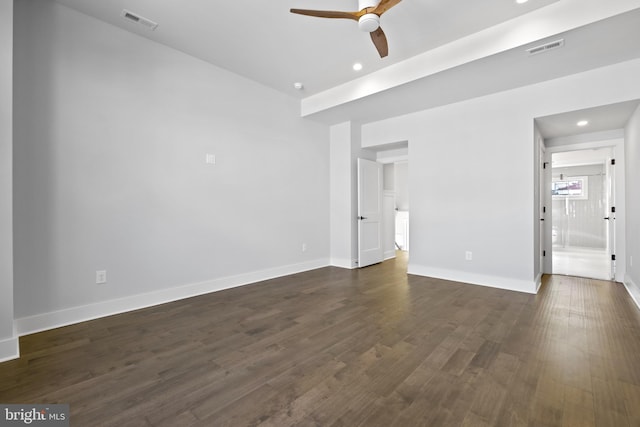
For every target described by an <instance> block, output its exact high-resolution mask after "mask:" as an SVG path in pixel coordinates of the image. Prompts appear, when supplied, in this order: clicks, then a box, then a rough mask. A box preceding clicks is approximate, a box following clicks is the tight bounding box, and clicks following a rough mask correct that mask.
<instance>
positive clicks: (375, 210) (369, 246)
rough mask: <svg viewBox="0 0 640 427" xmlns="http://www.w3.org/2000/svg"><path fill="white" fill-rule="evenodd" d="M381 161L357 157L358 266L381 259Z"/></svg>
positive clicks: (364, 265)
mask: <svg viewBox="0 0 640 427" xmlns="http://www.w3.org/2000/svg"><path fill="white" fill-rule="evenodd" d="M382 186H383V183H382V164H380V163H377V162H373V161H371V160H365V159H358V266H359V267H366V266H368V265H371V264H376V263H379V262H382V260H383V255H384V254H383V246H382Z"/></svg>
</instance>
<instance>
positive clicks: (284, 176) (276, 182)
mask: <svg viewBox="0 0 640 427" xmlns="http://www.w3.org/2000/svg"><path fill="white" fill-rule="evenodd" d="M15 27H16V43H15V67H16V79H15V98H16V102H15V111H14V114H15V147H16V150H15V164H14V166H15V171H16V173H15V212H16V215H15V219H16V220H15V237H16V244H15V281H16V296H15V298H16V304H15V306H16V316H17V317H20V318H22V317H25V316H33V315H38V314H41V313H47V312H54V311H56V310H63V309H65V308H69V307H78V306H85V305H87V304H92V303H98V302H101V301H107V300H113V299H116V298H126V297H130V296H132V295H137V294H145V293H148V292H154V291H158V290H164V289H170V288H175V287H178V286H181V285H185V284H192V283H199V282H202V281H208V280H214V279H217V278H224V277H232V276H235V275H240V274H247V273H248V272H257V271H263V270H268V269H274V268H278V267H281V266H289V265H298V264H304V263H309V262H312V261H314V260H324V261H325V263H326V262H328V256H327V254H328V253H329V240H328V235H329V233H328V231H329V220H328V218H329V216H328V209H329V208H328V206H329V202H328V196H329V187H328V182H329V178H328V173H329V166H328V162H329V151H328V146H327V141H328V136H329V132H328V128H327V127H326V126H324V125H319V124H315V123H312V122H309V121H305V120H302V119H300V118H299V114H300V111H299V107H300V105H299V101H298V100H296V99H294V98H290V97H287V96H285V95H283V94H280V93H278V92H275V91H273V90H271V89H269V88H266V87H264V86H261V85H259V84H257V83H255V82H252V81H249V80H246V79H244V78H241V77H239V76H237V75H234V74H231V73H228V72H227V71H224V70H222V69H219V68H216V67H214V66H211V65H209V64H207V63H204V62H202V61H200V60H197V59H195V58H193V57H190V56H188V55H186V54H183V53H181V52H178V51H175V50H172V49H170V48H167V47H165V46H162V45H159V44H156V43H154V42H151V41H149V40H147V39H144V38H141V37H139V36H136V35H134V34H131V33H129V32H126V31H123V30H121V29H118V28H116V27H113V26H110V25H108V24H105V23H102V22H100V21H97V20H95V19H92V18H89V17H87V16H85V15H83V14H80V13H77V12H75V11H73V10H71V9H68V8H66V7H64V6H61V5H59V4H57V3H55V2H51V1H39V0H20V1H18V2H17V3H16V21H15ZM3 102H4V98H3ZM206 153H213V154H215V155H216V160H217V163H216V164H215V165H213V166H212V165H206V164H205V154H206ZM303 243H306V246H307V250H306V252H303V251H302V250H301V247H302V244H303ZM102 269H105V270H107V278H108V283H107V284H106V285H101V286H98V285H96V284H95V272H96V270H102ZM3 300H4V298H3Z"/></svg>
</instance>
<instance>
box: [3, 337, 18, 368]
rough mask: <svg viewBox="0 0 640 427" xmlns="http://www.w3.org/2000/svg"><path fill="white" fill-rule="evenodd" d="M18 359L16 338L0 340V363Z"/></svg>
mask: <svg viewBox="0 0 640 427" xmlns="http://www.w3.org/2000/svg"><path fill="white" fill-rule="evenodd" d="M19 357H20V346H19V339H18V337H17V336H15V337H11V338H5V339H3V340H0V362H6V361H8V360H13V359H17V358H19Z"/></svg>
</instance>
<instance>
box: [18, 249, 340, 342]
mask: <svg viewBox="0 0 640 427" xmlns="http://www.w3.org/2000/svg"><path fill="white" fill-rule="evenodd" d="M328 265H329V260H328V259H317V260H313V261H308V262H304V263H300V264H292V265H287V266H283V267H276V268H271V269H266V270H260V271H254V272H250V273H245V274H239V275H237V276H230V277H224V278H220V279H215V280H209V281H206V282H200V283H192V284H188V285H183V286H178V287H174V288H169V289H163V290H160V291H155V292H149V293H144V294H138V295H132V296H129V297H125V298H119V299H114V300H109V301H102V302H99V303H95V304H88V305H83V306H78V307H71V308H68V309H64V310H59V311H54V312H50V313H43V314H37V315H34V316H28V317H22V318H19V319H16V326H17V333H18V335H19V336H22V335H27V334H32V333H35V332H40V331H44V330H48V329H53V328H58V327H61V326H67V325H71V324H74V323H79V322H85V321H88V320H93V319H98V318H101V317H106V316H111V315H114V314H119V313H124V312H127V311H133V310H139V309H142V308H146V307H151V306H154V305H158V304H165V303H168V302H172V301H177V300H181V299H184V298H190V297H194V296H198V295H203V294H208V293H211V292H216V291H221V290H224V289H229V288H235V287H238V286H244V285H249V284H252V283H256V282H260V281H263V280H269V279H274V278H277V277H282V276H288V275H290V274H296V273H302V272H304V271H309V270H315V269H317V268H322V267H326V266H328Z"/></svg>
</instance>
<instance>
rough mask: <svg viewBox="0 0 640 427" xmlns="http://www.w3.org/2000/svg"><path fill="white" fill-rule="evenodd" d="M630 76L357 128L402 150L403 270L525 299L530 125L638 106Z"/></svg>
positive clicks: (619, 71)
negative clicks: (407, 250) (407, 242)
mask: <svg viewBox="0 0 640 427" xmlns="http://www.w3.org/2000/svg"><path fill="white" fill-rule="evenodd" d="M638 75H640V60H634V61H629V62H625V63H620V64H616V65H613V66H610V67H604V68H600V69H596V70H592V71H588V72H584V73H580V74H576V75H572V76H568V77H565V78H560V79H555V80H550V81H547V82H543V83H539V84H535V85H531V86H526V87H522V88H518V89H514V90H510V91H505V92H501V93H496V94H493V95H489V96H485V97H481V98H476V99H472V100H469V101H465V102H460V103H456V104H451V105H447V106H443V107H439V108H434V109H430V110H426V111H422V112H418V113H414V114H410V115H406V116H401V117H398V118H394V119H389V120H384V121H380V122H375V123H370V124H368V125H365V126H364V127H363V141H367V143H368V144H369V145H381V144H385V143H388V142H391V141H401V140H409V141H410V142H409V144H410V145H411V152H410V157H409V162H410V164H411V168H410V170H409V193H410V194H411V215H412V219H411V245H412V247H411V260H410V264H409V271H410V272H412V273H416V274H422V275H427V276H434V277H442V278H448V279H453V280H460V281H464V282H470V283H477V284H484V285H489V286H498V287H502V288H507V289H514V290H521V291H525V292H535V290H536V289H535V282H536V276H537V274H538V273H539V267H537V268H536V267H535V266H534V259H535V258H534V257H537V256H538V254H537V253H534V252H535V251H536V247H539V246H538V244H537V243H536V241H537V240H538V239H539V236H538V233H537V229H536V228H535V225H534V224H535V222H536V221H535V218H536V217H537V212H536V206H535V197H534V189H535V179H536V176H535V173H534V164H535V156H534V152H535V150H534V125H533V123H534V122H533V121H534V118H536V117H541V116H546V115H550V114H555V113H558V112H563V111H572V110H578V109H583V108H587V107H593V106H598V105H604V104H611V103H615V102H620V101H625V100H631V99H635V98H638V97H639V96H640V80H639V79H638V78H637V76H638ZM381 135H384V138H381V137H380V136H381ZM536 167H537V166H536ZM636 182H637V181H636ZM630 191H631V192H632V193H633V192H634V191H637V187H635V189H634V188H633V187H632V188H631V189H630ZM465 251H472V252H473V260H472V261H466V260H465ZM536 270H538V271H536Z"/></svg>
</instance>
